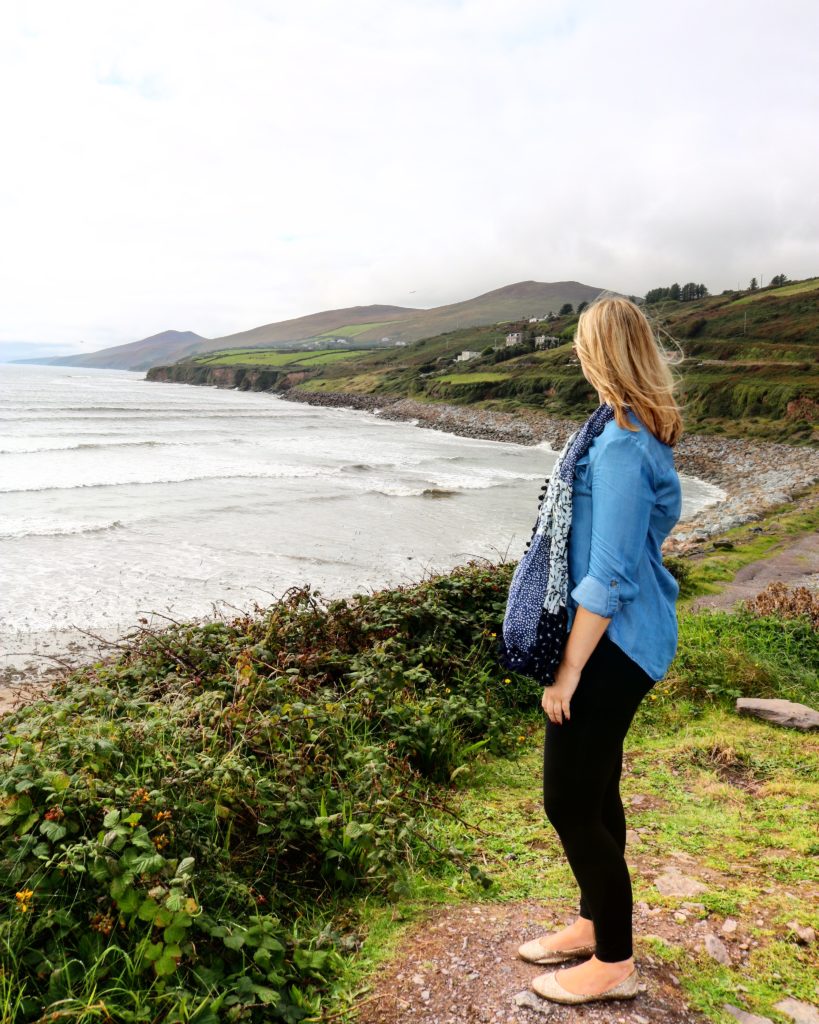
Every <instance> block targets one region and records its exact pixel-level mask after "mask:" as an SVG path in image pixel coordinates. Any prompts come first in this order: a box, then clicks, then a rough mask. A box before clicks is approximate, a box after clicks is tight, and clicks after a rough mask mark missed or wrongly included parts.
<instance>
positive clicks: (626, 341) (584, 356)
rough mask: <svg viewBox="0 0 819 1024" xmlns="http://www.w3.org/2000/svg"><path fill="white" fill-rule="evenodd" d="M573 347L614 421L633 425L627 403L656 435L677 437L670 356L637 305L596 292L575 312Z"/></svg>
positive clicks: (665, 438)
mask: <svg viewBox="0 0 819 1024" xmlns="http://www.w3.org/2000/svg"><path fill="white" fill-rule="evenodd" d="M574 347H575V351H576V353H577V355H578V357H579V359H580V365H581V366H582V368H583V373H584V375H585V377H586V379H587V380H588V382H589V383H590V384H591V385H592V387H594V388H596V389H597V391H598V392H599V393H600V395H601V397H602V399H603V401H604V402H607V403H608V404H609V405H611V406H612V408H613V409H614V418H615V420H616V422H617V424H618V426H620V427H624V428H626V429H627V430H637V429H638V428H637V427H635V426H634V424H633V423H632V422H631V421H630V420H629V419H628V416H627V414H626V406H629V407H630V408H631V410H632V411H633V412H634V414H635V415H636V416H637V418H638V419H639V420H640V421H641V422H642V423H644V424H645V425H646V427H648V429H649V430H650V431H651V433H652V434H654V436H655V437H657V438H659V439H660V440H661V441H663V442H664V443H665V444H668V445H673V444H675V443H676V442H677V440H678V438H679V437H680V434H681V433H682V430H683V421H682V414H681V412H680V407H679V405H678V404H677V400H676V398H675V391H676V388H677V380H676V379H675V376H674V374H673V373H672V370H671V366H670V363H671V362H672V360H671V359H670V357H669V354H668V352H666V350H665V349H664V348H663V346H662V345H661V343H660V341H659V339H658V338H657V337H656V336H655V334H654V331H653V330H652V327H651V324H650V323H649V321H648V318H647V317H646V315H645V313H644V312H643V311H642V310H641V309H640V307H639V306H637V305H635V304H634V303H633V302H631V300H630V299H626V298H624V297H623V296H619V295H605V294H603V295H601V296H598V297H597V298H596V299H595V300H594V301H593V302H592V303H591V304H590V305H589V306H587V307H586V308H585V309H584V310H583V312H582V313H581V314H580V318H579V319H578V321H577V331H576V333H575V340H574Z"/></svg>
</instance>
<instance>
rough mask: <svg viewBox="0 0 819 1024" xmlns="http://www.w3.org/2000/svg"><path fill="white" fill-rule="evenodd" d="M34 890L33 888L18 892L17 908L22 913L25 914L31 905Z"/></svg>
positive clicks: (15, 895) (15, 896)
mask: <svg viewBox="0 0 819 1024" xmlns="http://www.w3.org/2000/svg"><path fill="white" fill-rule="evenodd" d="M33 896H34V891H33V890H32V889H23V890H22V892H16V893H15V894H14V898H15V899H16V900H17V909H18V910H19V911H20V913H21V914H25V913H26V911H27V910H28V908H29V906H30V905H31V900H32V897H33Z"/></svg>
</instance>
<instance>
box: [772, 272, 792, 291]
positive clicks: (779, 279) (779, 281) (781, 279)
mask: <svg viewBox="0 0 819 1024" xmlns="http://www.w3.org/2000/svg"><path fill="white" fill-rule="evenodd" d="M787 283H788V279H787V277H785V275H784V274H775V275H774V276H773V277H772V278H771V288H781V287H782V285H783V284H787Z"/></svg>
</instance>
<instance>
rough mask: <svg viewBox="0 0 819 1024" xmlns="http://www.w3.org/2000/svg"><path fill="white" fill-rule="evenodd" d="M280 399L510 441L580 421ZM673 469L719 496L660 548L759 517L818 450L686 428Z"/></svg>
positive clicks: (379, 400) (371, 398)
mask: <svg viewBox="0 0 819 1024" xmlns="http://www.w3.org/2000/svg"><path fill="white" fill-rule="evenodd" d="M279 397H281V398H283V399H287V400H288V401H293V402H303V403H307V404H309V405H328V406H334V407H337V408H348V409H361V410H364V411H367V412H370V413H373V414H374V415H376V416H380V417H381V418H382V419H389V420H408V421H410V422H414V423H416V424H417V426H419V427H426V428H429V429H432V430H443V431H446V432H447V433H450V434H459V435H461V436H463V437H475V438H481V439H483V440H490V441H512V442H514V443H516V444H541V443H542V442H543V441H546V442H547V443H548V444H549V445H550V446H551V447H552V448H554V449H559V448H560V447H561V446H562V445H563V444H564V443H565V441H566V438H567V437H568V436H569V434H570V433H571V432H572V431H573V430H575V429H576V428H577V426H578V424H577V422H575V421H574V420H568V419H556V418H554V417H550V416H546V415H545V414H543V413H539V412H537V410H534V409H533V410H522V411H521V412H519V413H515V414H513V413H506V412H494V411H492V410H488V409H480V408H476V407H475V406H468V405H466V406H465V405H451V404H445V403H437V402H436V403H431V402H419V401H416V400H415V399H412V398H394V397H391V396H389V395H371V394H356V393H354V392H342V391H327V392H319V391H299V390H295V389H291V390H288V391H285V392H283V393H282V394H281V395H280V396H279ZM674 456H675V462H676V465H677V468H678V470H679V471H680V472H681V473H685V474H686V475H688V476H695V477H699V479H700V480H705V481H707V482H708V483H711V484H715V485H716V486H717V487H719V488H721V489H722V490H723V491H724V493H725V497H724V499H723V500H721V501H719V502H717V503H716V504H714V505H710V506H708V507H707V508H704V509H702V510H700V512H698V513H697V515H696V516H695V517H694V518H692V519H687V520H683V521H681V522H680V523H679V524H678V525H677V527H676V529H675V530H674V531H673V532H672V534H671V536H670V537H669V538H668V540H667V541H666V545H665V549H664V550H665V551H666V552H667V553H669V554H672V553H673V554H681V553H683V552H685V551H688V550H691V549H692V548H695V547H697V545H698V544H699V543H701V542H702V541H704V540H707V539H708V538H709V537H712V536H714V535H716V534H720V533H723V532H724V531H725V530H729V529H731V527H733V526H739V525H740V524H741V523H746V522H749V521H751V520H753V519H757V518H759V516H760V514H761V513H762V512H764V511H766V510H767V509H770V508H772V507H773V506H776V505H781V504H783V503H784V502H787V501H790V500H791V499H792V498H793V497H794V496H795V495H797V494H800V493H801V492H803V491H805V490H806V489H807V488H809V487H810V486H811V485H812V484H813V483H815V482H816V481H817V480H819V451H817V450H816V449H813V448H805V447H794V446H791V445H787V444H780V443H776V442H772V441H770V442H755V441H746V440H743V439H741V438H726V437H719V436H718V435H714V434H684V435H683V437H682V438H681V439H680V441H679V442H678V444H677V445H676V447H675V449H674Z"/></svg>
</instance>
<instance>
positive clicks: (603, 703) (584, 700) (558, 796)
mask: <svg viewBox="0 0 819 1024" xmlns="http://www.w3.org/2000/svg"><path fill="white" fill-rule="evenodd" d="M654 682H655V680H653V679H652V678H651V677H650V676H649V675H648V673H647V672H644V671H643V669H642V668H640V666H639V665H637V664H636V663H635V662H634V661H632V659H631V658H630V657H629V656H628V655H627V654H626V653H625V651H623V650H621V649H620V648H619V647H618V646H617V645H616V644H615V643H614V642H613V641H612V640H610V639H609V637H608V636H607V635H606V634H605V633H604V634H603V636H602V638H601V640H600V642H599V643H598V645H597V646H596V647H595V649H594V650H593V651H592V654H591V656H590V658H589V660H588V661H587V662H586V665H585V666H584V668H583V671H582V673H581V674H580V682H579V683H578V685H577V689H576V690H575V692H574V694H573V695H572V699H571V701H570V703H569V713H570V715H571V718H570V719H568V720H566V718H565V717H564V719H563V722H562V724H561V725H555V723H554V722H552V720H551V719H550V718H548V717H547V718H546V735H545V737H544V745H543V808H544V810H545V811H546V816H547V818H548V819H549V821H550V822H551V823H552V825H553V826H554V828H555V831H556V832H557V834H558V836H559V837H560V841H561V843H562V844H563V849H564V851H565V853H566V858H567V860H568V861H569V865H570V867H571V869H572V872H573V874H574V876H575V878H576V879H577V884H578V885H579V887H580V894H581V896H580V916H581V917H586V918H590V919H591V920H592V921H593V922H594V932H595V938H596V951H595V956H596V957H597V959H598V960H605V961H607V962H612V963H613V962H616V961H618V960H627V959H628V958H629V957H630V956H632V955H633V950H632V944H631V940H632V936H631V915H632V895H631V878H630V876H629V873H628V867H627V866H626V860H625V856H624V853H625V849H626V816H625V812H624V810H623V801H622V800H621V799H620V773H621V771H622V768H623V740H624V738H625V736H626V733H627V732H628V728H629V726H630V725H631V720H632V719H633V718H634V714H635V712H636V711H637V708H638V706H639V704H640V701H641V700H642V699H643V697H645V695H646V694H647V693H648V692H649V690H650V689H651V687H652V686H653V685H654Z"/></svg>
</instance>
